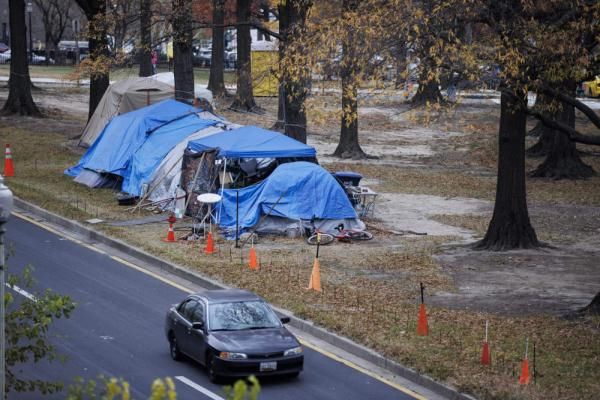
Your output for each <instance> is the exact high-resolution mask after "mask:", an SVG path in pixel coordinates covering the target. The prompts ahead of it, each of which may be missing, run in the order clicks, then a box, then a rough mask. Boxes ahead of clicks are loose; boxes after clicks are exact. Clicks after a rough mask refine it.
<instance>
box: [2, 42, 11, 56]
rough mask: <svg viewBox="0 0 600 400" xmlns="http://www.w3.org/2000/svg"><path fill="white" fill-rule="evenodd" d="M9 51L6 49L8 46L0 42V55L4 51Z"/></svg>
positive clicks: (8, 48)
mask: <svg viewBox="0 0 600 400" xmlns="http://www.w3.org/2000/svg"><path fill="white" fill-rule="evenodd" d="M8 50H10V47H8V45H6V44H4V43H2V42H0V54H2V53H4V52H5V51H8Z"/></svg>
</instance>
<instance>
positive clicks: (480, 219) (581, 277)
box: [0, 88, 600, 315]
mask: <svg viewBox="0 0 600 400" xmlns="http://www.w3.org/2000/svg"><path fill="white" fill-rule="evenodd" d="M6 94H7V91H4V90H2V91H0V102H2V101H3V100H4V98H5V96H6ZM87 96H88V95H87V90H86V89H85V88H42V89H40V90H36V91H35V92H34V97H35V99H36V101H37V103H38V105H39V106H40V107H41V108H42V109H43V110H44V112H45V113H46V114H47V115H48V116H49V118H44V119H37V118H19V119H18V125H19V128H21V129H25V130H30V131H32V132H37V131H43V132H56V133H61V134H64V135H65V136H67V137H73V136H75V135H77V134H78V133H79V132H81V130H82V128H83V125H84V123H85V119H86V116H87ZM481 97H483V98H477V97H475V96H473V97H464V98H463V100H462V102H461V104H459V105H458V106H457V107H456V108H455V109H452V110H450V111H449V112H447V113H446V114H445V115H443V116H442V117H446V120H447V122H444V123H443V124H440V123H436V121H434V122H433V123H431V122H430V121H426V122H429V125H427V123H425V124H423V125H422V126H419V127H415V125H418V124H417V123H418V122H419V119H420V118H423V115H422V114H419V113H418V112H415V111H413V110H411V109H410V108H409V107H408V106H406V105H399V104H393V103H391V104H385V102H382V101H381V99H379V100H377V101H369V100H365V103H367V104H366V105H365V106H364V107H361V108H360V124H361V125H360V126H361V133H360V134H361V144H362V147H363V149H364V150H365V151H366V152H367V153H368V154H369V155H372V156H376V157H377V158H374V159H368V160H360V161H354V160H353V161H351V162H347V161H343V160H339V159H336V158H333V157H331V156H330V154H331V153H332V152H333V150H334V149H335V146H336V139H337V137H336V135H337V131H336V129H334V128H331V127H330V126H327V125H326V124H314V125H313V126H312V127H311V129H310V135H309V144H311V145H313V146H315V147H316V148H317V151H318V154H319V161H320V163H321V164H322V165H324V166H325V167H326V168H329V169H332V170H333V169H337V170H339V169H340V167H347V168H344V169H350V170H356V169H357V166H371V167H372V168H375V170H376V171H378V170H383V171H384V173H383V177H378V176H372V175H369V174H365V177H364V179H363V182H362V184H363V185H368V186H370V187H371V188H372V189H374V190H376V191H377V192H378V193H379V195H378V197H377V200H376V207H375V213H374V218H372V219H367V223H368V225H369V226H374V227H377V228H378V230H379V231H381V232H384V233H385V234H383V235H379V237H378V238H377V239H376V240H375V241H373V243H370V244H369V245H370V246H376V247H379V248H382V249H385V248H387V247H389V248H393V247H396V246H399V242H398V240H397V238H399V237H401V235H395V234H393V233H392V232H395V233H403V232H406V231H413V232H419V233H426V234H427V237H429V238H431V237H440V240H439V247H438V248H437V249H436V254H435V258H436V260H438V262H439V263H440V266H441V268H442V271H444V272H445V273H446V274H448V275H449V276H450V277H451V279H452V281H453V284H454V289H453V290H451V291H448V292H445V291H441V292H439V293H432V294H433V296H432V297H431V302H432V303H434V304H439V305H443V306H446V307H450V308H464V309H471V310H480V311H487V312H495V313H504V314H511V315H513V314H514V315H519V314H531V313H547V314H555V315H561V314H564V313H567V312H571V311H574V310H576V309H578V308H581V307H583V306H585V305H586V304H587V303H588V302H589V301H590V299H591V298H592V297H593V296H594V294H595V293H597V292H598V291H599V290H600V269H599V268H598V265H600V206H598V205H599V204H600V190H599V189H598V187H599V186H600V185H598V180H597V178H593V179H592V180H588V181H584V182H582V183H581V185H584V186H586V187H587V188H586V189H585V190H588V191H595V194H592V195H591V196H592V198H595V199H596V201H595V202H593V201H592V204H560V203H559V204H556V202H555V201H554V200H553V198H552V195H550V196H547V198H545V199H544V201H531V200H530V201H529V206H530V214H531V218H532V222H533V224H534V227H536V228H537V231H538V235H539V236H540V237H541V238H542V239H543V240H547V243H548V245H549V246H551V247H548V248H542V249H540V250H528V251H512V252H503V253H493V252H492V253H490V252H482V251H474V250H472V249H471V248H470V246H469V244H472V243H473V242H474V241H476V240H477V239H478V238H480V237H481V236H482V234H483V233H484V232H485V227H486V226H487V225H486V224H487V222H488V221H489V219H490V217H491V212H492V210H493V202H492V201H491V200H492V197H491V196H490V195H489V194H488V195H483V196H477V197H479V198H469V197H465V196H453V195H452V190H450V194H449V195H434V194H431V192H430V193H419V188H418V187H416V188H411V190H410V191H409V192H402V191H401V190H396V188H395V187H394V186H395V185H389V180H387V179H386V178H385V172H386V171H387V172H389V171H392V173H393V171H397V170H406V171H415V170H419V171H421V170H428V171H432V172H433V173H436V172H438V171H439V172H442V173H446V172H457V171H458V172H459V173H462V174H467V175H475V176H480V177H483V178H484V179H486V180H488V181H491V182H489V184H490V185H491V187H493V180H494V174H495V171H494V169H493V167H492V166H493V165H494V163H495V161H493V160H492V162H490V163H489V164H488V165H473V164H472V163H470V162H468V161H467V160H469V159H471V158H472V157H471V156H472V155H473V154H477V150H475V151H474V150H473V142H475V141H477V140H478V139H481V138H484V139H487V140H493V137H494V134H495V129H496V128H495V126H496V124H497V115H498V111H499V110H498V109H499V105H498V104H497V103H498V102H497V98H496V97H494V96H493V95H489V96H481ZM258 101H259V104H260V105H261V106H262V107H263V108H264V109H265V110H266V114H265V115H254V114H240V113H233V112H231V111H229V110H227V109H226V108H221V109H219V110H217V111H218V112H220V113H222V114H224V115H225V116H226V117H228V118H229V119H231V120H232V121H234V122H238V123H244V124H256V125H262V126H264V127H269V126H270V125H272V123H273V122H274V120H275V118H274V116H275V114H276V113H275V106H276V104H275V101H274V100H273V99H267V98H261V99H258ZM369 103H372V104H369ZM382 103H383V104H382ZM223 104H225V102H223ZM326 104H327V105H326V106H325V107H322V109H323V110H324V112H325V113H326V112H331V113H332V114H333V115H335V114H334V113H335V111H336V107H335V103H334V102H333V101H329V102H326ZM588 104H589V105H590V106H592V107H595V108H598V107H599V106H600V102H596V101H593V100H590V101H588ZM453 119H454V121H453ZM448 121H449V122H448ZM13 122H16V120H14V119H12V118H6V117H3V118H2V119H0V125H11V124H12V123H13ZM438 122H439V121H438ZM442 127H443V128H445V129H442ZM465 127H466V128H465ZM532 140H535V139H530V141H532ZM594 151H595V150H594V149H591V150H590V156H589V157H587V158H586V159H585V160H586V162H590V161H592V164H593V165H595V166H596V170H598V169H599V168H598V167H597V166H598V165H600V162H598V159H599V158H600V157H598V154H597V153H594ZM359 170H360V168H359ZM367 171H370V170H368V169H367ZM456 184H457V185H460V182H458V183H456ZM545 184H546V185H550V186H552V185H553V183H552V182H546V183H545ZM400 186H401V185H400ZM550 190H552V188H550ZM434 192H435V191H434ZM459 192H460V191H459ZM492 195H493V193H492ZM482 197H483V198H482ZM584 203H585V201H584ZM594 203H595V204H594ZM409 236H410V234H409ZM402 238H406V235H404V236H402ZM418 239H419V237H415V240H418ZM273 245H275V243H273Z"/></svg>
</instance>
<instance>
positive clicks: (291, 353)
mask: <svg viewBox="0 0 600 400" xmlns="http://www.w3.org/2000/svg"><path fill="white" fill-rule="evenodd" d="M301 353H302V347H301V346H298V347H294V348H293V349H289V350H286V351H284V352H283V355H284V356H296V355H298V354H301Z"/></svg>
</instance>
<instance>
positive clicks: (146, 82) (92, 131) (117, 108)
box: [79, 77, 174, 147]
mask: <svg viewBox="0 0 600 400" xmlns="http://www.w3.org/2000/svg"><path fill="white" fill-rule="evenodd" d="M173 96H174V89H173V86H172V85H169V84H167V83H164V82H160V81H158V80H156V79H154V78H152V77H148V78H132V79H125V80H122V81H118V82H115V83H113V84H111V85H110V86H109V87H108V89H107V90H106V92H105V93H104V96H102V100H100V103H99V104H98V107H97V108H96V111H95V112H94V115H92V118H90V120H89V121H88V123H87V125H86V126H85V129H84V130H83V134H82V135H81V139H80V140H79V145H80V146H83V147H89V146H90V145H91V144H92V143H94V141H95V140H96V138H97V137H98V135H100V132H102V129H104V126H105V125H106V124H107V123H108V121H110V120H111V119H112V118H113V117H114V116H115V115H119V114H123V113H126V112H128V111H133V110H137V109H138V108H142V107H145V106H148V105H150V104H154V103H157V102H159V101H162V100H165V99H171V98H173Z"/></svg>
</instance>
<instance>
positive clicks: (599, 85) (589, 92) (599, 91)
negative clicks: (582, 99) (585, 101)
mask: <svg viewBox="0 0 600 400" xmlns="http://www.w3.org/2000/svg"><path fill="white" fill-rule="evenodd" d="M581 87H582V89H583V94H584V95H585V96H587V97H599V96H600V75H596V77H595V78H594V79H592V80H591V81H586V82H583V83H582V84H581Z"/></svg>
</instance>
